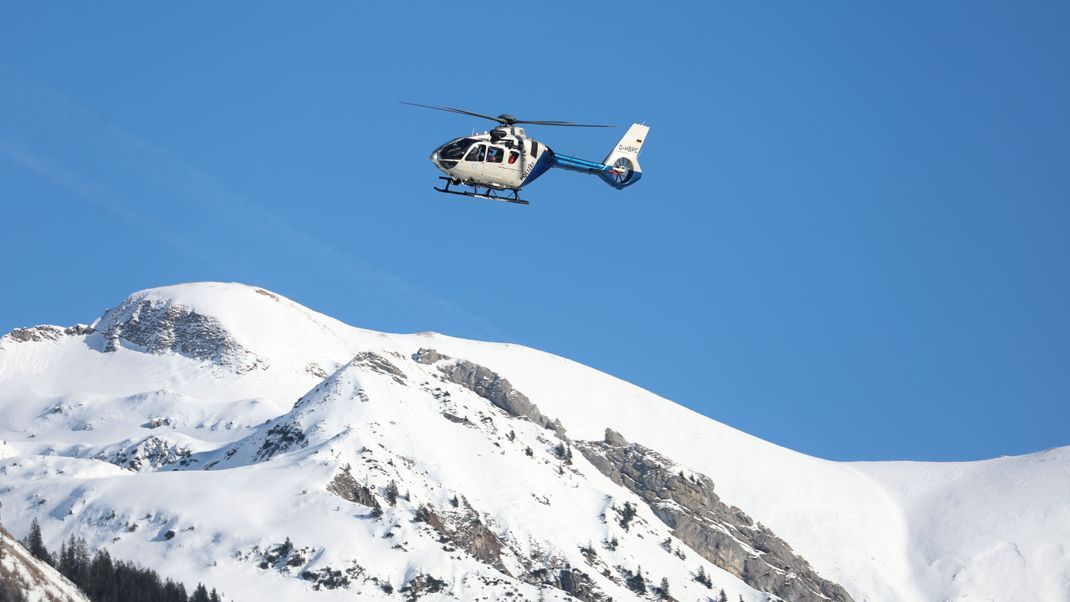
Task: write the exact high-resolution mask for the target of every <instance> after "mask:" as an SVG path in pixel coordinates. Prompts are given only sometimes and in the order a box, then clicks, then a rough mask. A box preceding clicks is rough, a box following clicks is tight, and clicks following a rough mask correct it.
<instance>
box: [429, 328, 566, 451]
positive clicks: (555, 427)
mask: <svg viewBox="0 0 1070 602" xmlns="http://www.w3.org/2000/svg"><path fill="white" fill-rule="evenodd" d="M417 356H419V358H422V359H419V358H418V357H417ZM436 357H437V358H439V359H440V360H441V359H446V358H445V356H442V355H439V354H438V353H437V352H436V351H435V350H433V349H421V350H420V351H418V352H417V353H416V356H414V359H417V361H421V362H422V363H435V362H433V361H430V360H431V358H436ZM438 369H439V370H440V371H441V372H442V374H443V376H445V377H446V380H448V381H450V382H452V383H454V384H458V385H461V386H462V387H464V388H466V389H469V390H470V391H472V392H474V393H475V394H476V395H479V396H480V397H482V398H483V399H486V400H487V401H489V402H491V403H493V404H494V405H495V406H497V407H499V408H501V409H502V410H505V411H506V412H508V413H509V414H510V415H512V416H517V417H524V418H527V419H528V420H530V421H532V422H534V423H535V424H538V425H539V426H541V427H543V428H547V429H550V430H552V431H554V432H555V433H557V435H558V437H562V438H563V437H564V436H565V427H563V426H562V425H561V422H560V421H559V420H551V419H550V418H549V417H547V416H543V415H542V412H540V411H539V408H538V407H537V406H536V405H535V404H534V403H532V402H531V400H530V399H528V398H527V396H526V395H524V394H523V393H521V392H520V391H517V390H516V389H514V388H513V385H512V384H511V383H510V382H509V381H508V380H506V379H504V378H502V377H501V376H499V375H498V374H497V373H496V372H494V371H492V370H490V369H488V368H485V367H483V366H480V365H479V364H474V363H472V362H470V361H468V360H456V361H453V362H450V363H446V364H443V365H441V366H439V367H438Z"/></svg>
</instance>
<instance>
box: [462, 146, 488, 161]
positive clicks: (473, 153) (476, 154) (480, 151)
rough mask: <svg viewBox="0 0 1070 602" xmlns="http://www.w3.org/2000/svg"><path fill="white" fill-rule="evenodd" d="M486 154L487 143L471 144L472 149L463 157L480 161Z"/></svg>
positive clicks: (467, 159) (466, 159)
mask: <svg viewBox="0 0 1070 602" xmlns="http://www.w3.org/2000/svg"><path fill="white" fill-rule="evenodd" d="M486 154H487V145H486V144H479V145H477V146H473V147H472V150H470V151H468V156H466V157H465V158H464V160H465V161H482V160H483V157H484V156H486Z"/></svg>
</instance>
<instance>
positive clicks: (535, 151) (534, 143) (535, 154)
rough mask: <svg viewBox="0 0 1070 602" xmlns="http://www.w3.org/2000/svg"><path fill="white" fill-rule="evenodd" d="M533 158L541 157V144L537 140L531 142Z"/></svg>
mask: <svg viewBox="0 0 1070 602" xmlns="http://www.w3.org/2000/svg"><path fill="white" fill-rule="evenodd" d="M531 156H532V157H538V156H539V143H538V141H537V140H532V141H531Z"/></svg>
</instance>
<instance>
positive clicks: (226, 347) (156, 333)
mask: <svg viewBox="0 0 1070 602" xmlns="http://www.w3.org/2000/svg"><path fill="white" fill-rule="evenodd" d="M96 326H97V330H100V331H102V332H103V334H104V351H108V352H111V351H116V350H117V349H119V347H120V346H121V345H122V342H124V341H125V342H126V343H128V344H130V345H133V346H136V347H139V348H141V349H142V350H144V351H146V352H148V353H155V354H161V353H167V352H174V353H178V354H181V355H184V356H186V357H190V358H193V359H197V360H202V361H207V362H211V363H213V364H216V365H219V366H222V367H224V368H227V369H230V370H232V371H234V372H236V373H238V374H243V373H246V372H250V371H252V370H256V369H262V368H267V366H268V364H267V361H266V360H264V359H262V358H259V357H257V356H256V354H254V353H253V352H251V351H249V350H248V349H245V348H244V347H242V345H241V344H240V343H238V341H237V340H235V339H234V337H233V336H231V334H230V333H229V332H228V331H227V329H226V328H225V327H224V326H223V324H222V323H221V322H220V321H219V320H216V319H215V318H213V317H211V316H206V315H202V314H199V313H197V312H196V311H194V310H193V309H191V308H189V307H186V306H183V305H176V304H172V303H166V302H162V301H156V300H148V299H137V298H132V299H128V300H127V301H125V302H124V303H122V304H121V305H119V306H118V307H116V308H114V309H111V310H108V311H107V312H106V313H105V314H104V316H103V317H101V319H100V321H99V322H98V323H97V324H96Z"/></svg>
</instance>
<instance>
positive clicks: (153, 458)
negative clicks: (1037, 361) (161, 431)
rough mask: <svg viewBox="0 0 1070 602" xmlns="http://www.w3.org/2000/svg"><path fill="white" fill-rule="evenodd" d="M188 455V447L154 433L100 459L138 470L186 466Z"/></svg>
mask: <svg viewBox="0 0 1070 602" xmlns="http://www.w3.org/2000/svg"><path fill="white" fill-rule="evenodd" d="M190 456H191V453H190V450H189V448H188V447H186V446H184V445H175V444H173V443H171V442H170V441H167V440H165V439H161V438H160V437H157V436H156V435H151V436H149V437H146V438H144V439H142V440H141V441H139V442H138V443H137V444H135V445H131V446H129V447H126V448H123V449H120V450H119V451H117V452H115V453H114V454H112V455H111V456H110V457H104V458H102V459H104V460H107V461H108V462H111V463H112V464H115V465H116V466H122V467H123V468H129V469H130V470H135V471H138V472H140V471H143V470H149V469H153V468H160V467H163V466H168V465H171V464H177V465H179V466H188V465H189V464H190Z"/></svg>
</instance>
